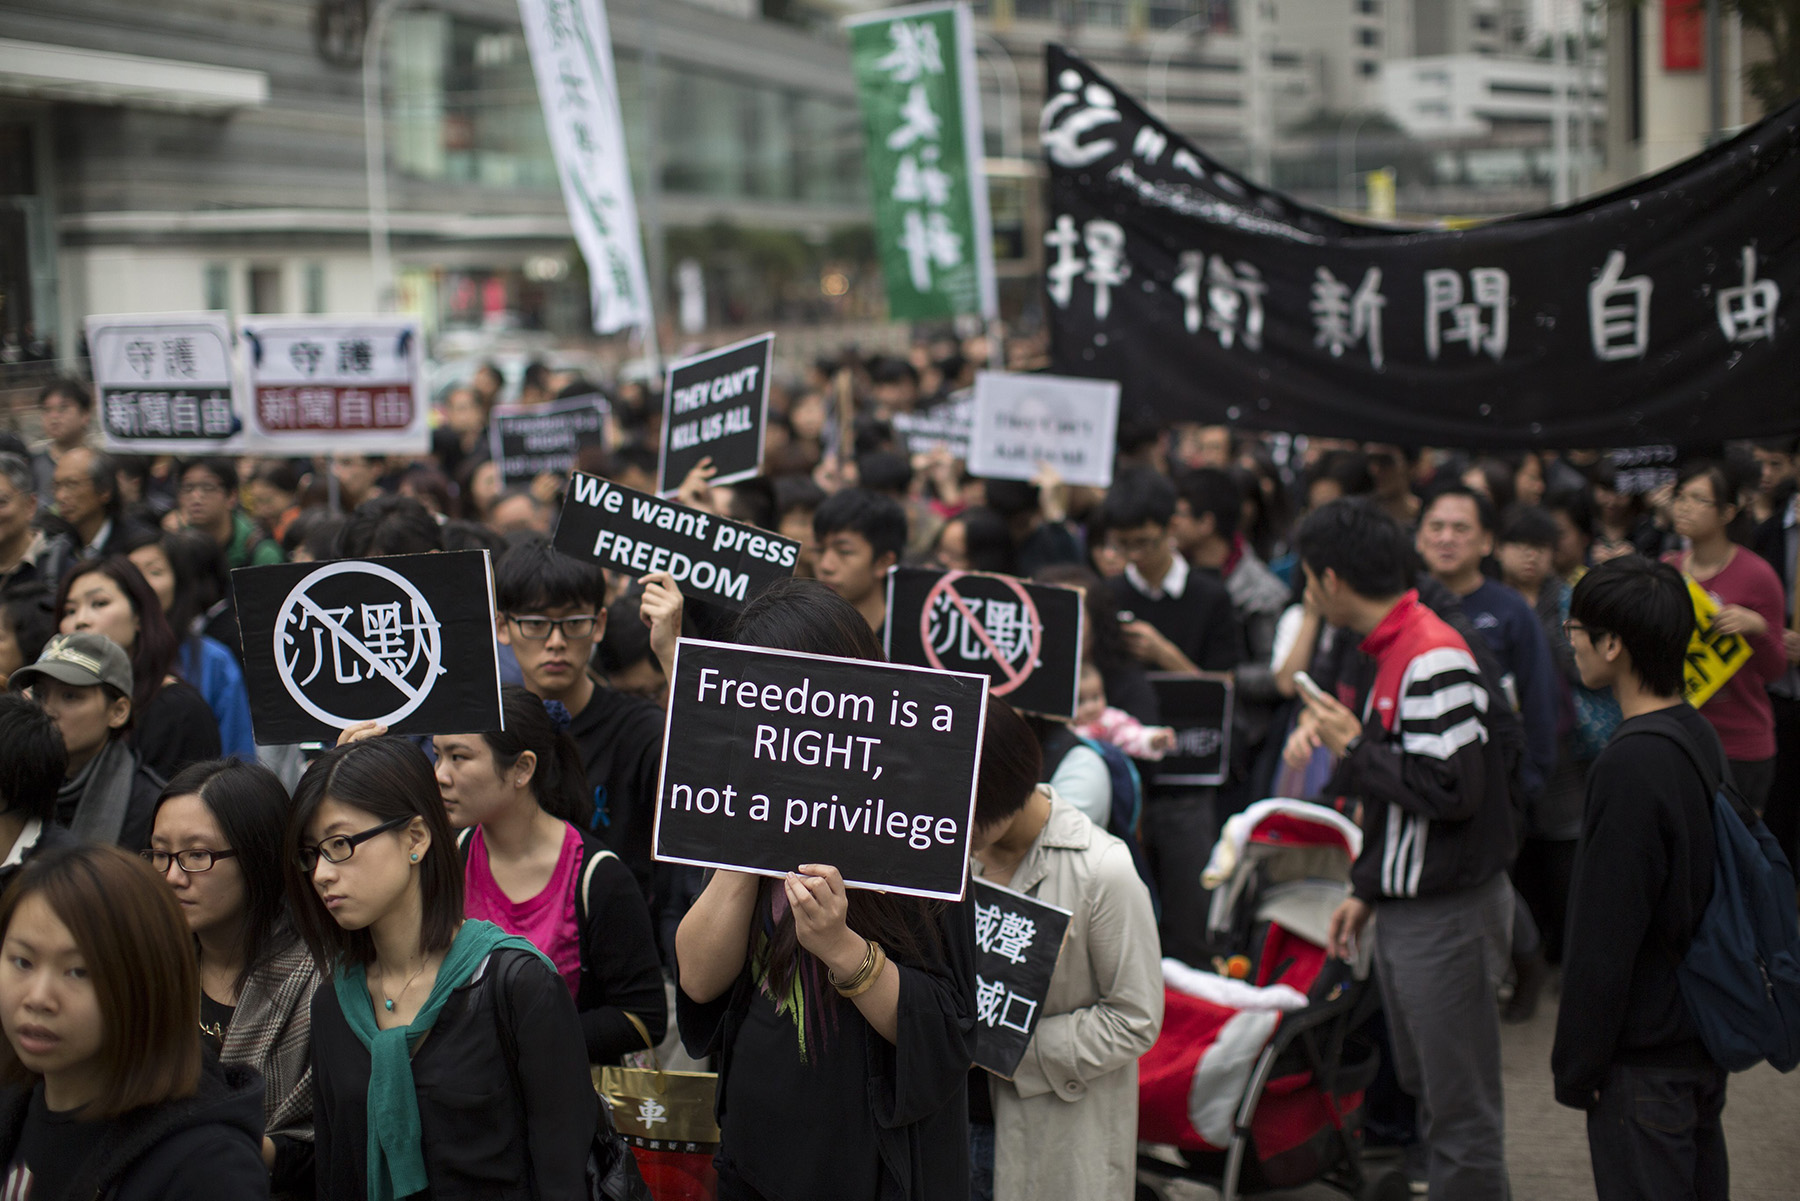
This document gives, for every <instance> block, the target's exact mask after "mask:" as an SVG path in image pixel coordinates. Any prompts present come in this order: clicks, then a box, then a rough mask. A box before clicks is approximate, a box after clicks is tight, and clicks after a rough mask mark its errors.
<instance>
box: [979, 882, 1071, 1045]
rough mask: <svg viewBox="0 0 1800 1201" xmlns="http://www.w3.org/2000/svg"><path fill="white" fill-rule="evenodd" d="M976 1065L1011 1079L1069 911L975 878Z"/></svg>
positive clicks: (1028, 1036) (1040, 1007)
mask: <svg viewBox="0 0 1800 1201" xmlns="http://www.w3.org/2000/svg"><path fill="white" fill-rule="evenodd" d="M974 899H975V1064H976V1066H977V1067H983V1068H986V1069H987V1070H988V1071H990V1072H992V1073H994V1075H996V1076H1000V1077H1002V1078H1004V1079H1007V1080H1011V1079H1012V1077H1013V1073H1014V1072H1016V1071H1017V1070H1018V1068H1019V1060H1021V1059H1023V1058H1024V1057H1025V1048H1026V1046H1027V1045H1029V1044H1030V1042H1031V1034H1032V1032H1033V1031H1034V1030H1036V1029H1037V1024H1038V1019H1039V1018H1040V1017H1042V1016H1043V1010H1044V998H1045V997H1046V996H1048V995H1049V992H1050V977H1051V976H1053V975H1055V974H1056V958H1057V956H1058V955H1060V954H1061V953H1062V944H1063V935H1065V934H1067V933H1068V930H1069V917H1070V914H1069V911H1068V910H1067V909H1063V908H1060V907H1058V906H1056V905H1048V904H1045V903H1044V902H1043V901H1040V900H1038V899H1037V898H1036V897H1028V896H1026V895H1025V894H1024V893H1022V892H1014V891H1013V890H1012V889H1010V888H1002V887H1000V885H998V884H991V883H989V882H988V881H986V880H983V879H982V878H981V877H979V876H977V877H975V898H974Z"/></svg>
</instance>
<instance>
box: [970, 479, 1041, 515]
mask: <svg viewBox="0 0 1800 1201" xmlns="http://www.w3.org/2000/svg"><path fill="white" fill-rule="evenodd" d="M981 490H982V492H983V493H985V494H986V496H987V506H988V508H990V509H992V510H993V511H994V512H996V513H998V514H1000V516H1002V517H1007V518H1012V517H1018V516H1019V515H1021V514H1024V513H1035V512H1037V510H1038V505H1039V504H1040V503H1041V499H1042V498H1041V494H1040V493H1039V490H1038V486H1037V485H1036V484H1034V483H1032V482H1031V481H1030V480H983V481H981Z"/></svg>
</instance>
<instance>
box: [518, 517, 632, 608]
mask: <svg viewBox="0 0 1800 1201" xmlns="http://www.w3.org/2000/svg"><path fill="white" fill-rule="evenodd" d="M494 603H495V604H496V605H498V606H499V607H500V611H501V612H502V613H527V612H532V611H534V610H538V609H560V608H572V607H574V606H576V605H593V606H594V607H595V608H599V607H600V606H601V605H604V604H605V603H606V573H605V572H604V571H602V570H601V569H600V565H599V564H598V563H593V562H583V561H582V560H580V559H574V558H570V557H569V556H568V555H565V554H563V553H562V552H561V551H559V550H557V549H556V548H554V547H552V546H551V545H550V540H549V539H548V538H546V537H544V536H543V535H542V534H533V535H531V536H530V537H528V538H521V539H519V540H518V541H516V542H514V543H513V544H512V547H511V549H509V550H508V551H507V552H506V553H505V554H504V555H502V556H501V557H500V561H499V562H498V563H496V564H495V565H494Z"/></svg>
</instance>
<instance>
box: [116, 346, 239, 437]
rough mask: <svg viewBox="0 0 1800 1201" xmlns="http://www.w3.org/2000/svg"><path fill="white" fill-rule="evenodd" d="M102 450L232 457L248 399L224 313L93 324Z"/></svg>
mask: <svg viewBox="0 0 1800 1201" xmlns="http://www.w3.org/2000/svg"><path fill="white" fill-rule="evenodd" d="M87 340H88V354H89V356H90V362H91V365H92V369H93V373H94V400H95V403H96V405H97V406H98V408H99V416H100V432H101V444H102V445H103V446H104V447H105V448H106V449H107V450H110V451H118V452H122V453H125V454H187V455H194V454H229V453H231V452H234V451H236V450H237V449H239V447H240V446H241V444H242V434H243V422H242V420H241V419H240V418H239V416H238V414H239V413H240V412H241V411H242V408H243V405H242V403H241V402H242V393H241V391H240V390H239V388H238V386H237V373H236V371H234V370H233V364H232V358H231V323H230V317H229V315H228V314H226V313H143V314H121V315H111V316H95V317H89V318H88V319H87Z"/></svg>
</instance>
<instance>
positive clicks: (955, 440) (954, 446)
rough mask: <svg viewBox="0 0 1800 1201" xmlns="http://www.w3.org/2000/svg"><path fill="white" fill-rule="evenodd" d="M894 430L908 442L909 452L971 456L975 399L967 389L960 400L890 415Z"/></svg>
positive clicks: (913, 453)
mask: <svg viewBox="0 0 1800 1201" xmlns="http://www.w3.org/2000/svg"><path fill="white" fill-rule="evenodd" d="M888 424H889V425H891V426H893V427H894V433H895V434H896V435H897V436H898V437H900V438H901V439H903V440H904V441H905V443H906V453H907V454H909V455H926V454H930V453H931V452H933V451H936V450H942V451H945V452H946V453H948V454H949V455H950V457H951V458H953V459H963V460H967V459H968V457H969V431H970V430H971V429H973V428H974V425H975V399H974V397H973V396H971V395H970V394H969V393H968V392H967V391H965V392H963V393H962V394H961V398H960V399H955V400H947V401H945V402H944V403H943V404H941V405H935V406H933V407H932V408H929V409H921V410H919V411H918V412H916V413H895V414H894V415H893V416H892V417H890V418H888Z"/></svg>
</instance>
